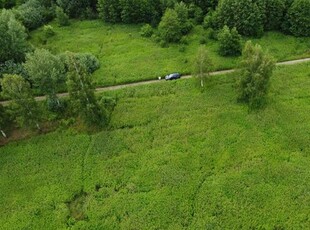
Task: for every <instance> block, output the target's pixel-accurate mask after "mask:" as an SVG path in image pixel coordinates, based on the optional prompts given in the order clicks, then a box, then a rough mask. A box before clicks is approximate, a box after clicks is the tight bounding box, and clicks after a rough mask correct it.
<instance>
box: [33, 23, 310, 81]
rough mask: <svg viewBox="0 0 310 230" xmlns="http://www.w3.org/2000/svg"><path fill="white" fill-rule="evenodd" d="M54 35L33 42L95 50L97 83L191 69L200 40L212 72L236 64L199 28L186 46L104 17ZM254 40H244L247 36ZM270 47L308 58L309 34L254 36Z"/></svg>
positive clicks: (37, 34)
mask: <svg viewBox="0 0 310 230" xmlns="http://www.w3.org/2000/svg"><path fill="white" fill-rule="evenodd" d="M51 25H52V26H53V27H54V29H55V32H56V35H55V36H54V37H52V38H49V39H48V40H47V42H46V44H45V43H44V42H43V43H42V36H43V29H42V28H41V29H38V30H37V31H34V32H32V33H31V39H30V42H31V43H32V44H33V45H35V46H36V47H43V48H48V49H50V50H52V51H53V52H54V53H60V52H65V51H73V52H91V53H93V54H94V55H96V56H97V57H98V58H99V60H100V62H101V68H100V70H98V71H97V72H96V73H95V74H94V79H95V80H96V82H97V84H98V85H115V84H121V83H126V82H134V81H141V80H146V79H156V78H157V77H159V76H165V75H166V74H168V73H171V72H181V73H183V74H185V73H191V72H192V60H193V57H194V56H195V54H196V52H197V49H198V47H199V45H200V41H201V38H204V40H206V47H207V49H208V50H209V52H210V56H211V58H212V59H213V61H214V70H220V69H229V68H233V67H236V65H237V63H238V58H233V57H231V58H224V57H220V56H219V55H218V54H217V51H218V43H217V42H216V41H214V40H210V39H208V36H207V33H206V31H204V30H203V29H202V27H201V26H197V27H195V28H194V29H193V31H192V32H191V34H189V35H188V36H187V37H186V38H185V42H184V43H187V44H185V45H184V44H172V45H169V47H168V48H161V47H160V45H159V44H158V43H155V42H153V41H152V40H151V39H148V38H143V37H141V36H140V34H139V31H140V27H141V26H142V25H112V24H106V23H104V22H102V21H99V20H97V21H96V20H95V21H72V23H71V25H70V26H69V27H58V26H57V25H56V24H55V23H52V24H51ZM247 39H251V38H244V40H247ZM252 40H254V42H257V43H259V44H261V45H262V46H263V48H264V49H268V50H269V51H270V53H271V54H272V55H274V56H275V58H276V59H277V60H279V61H283V60H288V59H295V58H301V57H309V55H310V53H309V51H310V46H309V44H310V38H295V37H292V36H286V35H283V34H281V33H277V32H269V33H266V34H265V35H264V36H263V37H262V38H261V39H252Z"/></svg>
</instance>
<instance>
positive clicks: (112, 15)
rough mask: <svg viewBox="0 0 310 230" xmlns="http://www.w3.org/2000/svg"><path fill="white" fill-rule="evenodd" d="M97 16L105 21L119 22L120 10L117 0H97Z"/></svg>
mask: <svg viewBox="0 0 310 230" xmlns="http://www.w3.org/2000/svg"><path fill="white" fill-rule="evenodd" d="M98 12H99V17H100V18H102V19H103V20H104V21H105V22H112V23H116V22H120V20H121V10H120V2H119V0H98Z"/></svg>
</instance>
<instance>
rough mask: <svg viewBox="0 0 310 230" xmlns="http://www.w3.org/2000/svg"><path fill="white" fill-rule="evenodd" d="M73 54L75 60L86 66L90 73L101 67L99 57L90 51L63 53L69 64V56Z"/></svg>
mask: <svg viewBox="0 0 310 230" xmlns="http://www.w3.org/2000/svg"><path fill="white" fill-rule="evenodd" d="M68 55H73V56H74V58H75V60H77V61H79V63H80V64H81V65H82V66H84V67H85V68H86V71H87V73H88V74H92V73H93V72H95V71H96V70H97V69H99V68H100V62H99V60H98V58H96V57H95V56H94V55H92V54H90V53H65V54H62V55H61V57H60V58H61V59H62V60H63V61H64V62H65V63H66V65H67V66H68V63H69V56H68Z"/></svg>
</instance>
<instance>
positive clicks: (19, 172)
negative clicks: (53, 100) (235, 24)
mask: <svg viewBox="0 0 310 230" xmlns="http://www.w3.org/2000/svg"><path fill="white" fill-rule="evenodd" d="M308 70H309V64H302V65H297V66H287V67H279V68H277V70H276V71H275V73H274V75H273V77H272V78H271V79H270V84H271V88H270V93H269V96H268V98H269V100H270V103H268V106H267V107H266V108H265V110H262V111H260V112H259V113H248V109H247V106H244V105H242V104H238V103H237V102H236V96H237V95H236V93H235V91H234V89H233V85H234V76H233V75H227V76H217V77H212V78H211V79H210V82H209V84H207V85H206V87H207V88H206V89H207V90H205V91H203V92H201V91H200V90H199V89H197V88H195V87H193V85H194V84H195V80H194V79H193V80H184V81H183V80H181V81H175V82H163V83H159V84H158V85H150V86H142V87H139V88H128V89H123V90H120V91H115V92H109V93H106V94H105V96H106V97H107V96H109V97H115V96H116V95H117V97H118V104H117V106H116V107H115V110H114V114H113V118H112V120H111V123H110V128H109V130H107V131H102V132H99V133H97V134H93V135H86V134H83V133H77V132H76V131H74V130H72V129H71V130H70V129H69V130H62V131H58V132H55V133H51V134H48V135H42V136H39V137H34V138H32V139H30V140H27V141H22V142H18V143H11V144H9V145H7V146H5V147H2V148H1V149H0V153H1V154H0V155H1V157H0V165H1V168H0V177H1V180H0V186H1V189H0V203H1V204H2V205H1V206H0V213H1V215H0V225H1V226H2V227H3V228H4V229H14V228H16V229H22V228H26V227H27V228H31V229H36V228H39V229H46V228H49V229H64V228H67V227H69V226H70V227H71V228H72V229H98V228H104V229H131V228H138V229H152V228H153V229H155V228H156V229H168V228H172V229H204V228H207V227H208V228H218V229H226V228H238V229H242V228H243V229H251V228H266V229H273V228H282V229H283V228H284V229H289V228H297V229H298V228H301V229H307V228H308V227H309V221H308V219H307V217H306V215H307V213H308V209H309V207H308V203H307V201H308V198H309V195H308V191H309V189H310V182H309V180H307V178H308V177H309V176H310V170H309V165H310V161H309V151H310V146H309V143H310V142H309V135H308V134H309V133H308V130H310V123H309V121H310V118H309V114H310V104H309V96H310V95H309V90H308V89H309V87H310V82H309V79H310V78H309V75H308ZM30 153H31V154H30ZM81 191H82V193H81ZM80 194H87V196H85V195H82V196H81V195H80ZM284 201H285V202H284ZM68 204H71V205H69V207H68ZM236 216H237V217H238V218H236Z"/></svg>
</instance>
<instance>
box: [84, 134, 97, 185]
mask: <svg viewBox="0 0 310 230" xmlns="http://www.w3.org/2000/svg"><path fill="white" fill-rule="evenodd" d="M93 145H94V138H93V137H92V136H90V141H89V145H88V148H87V150H86V151H85V153H84V155H83V156H82V165H81V167H82V169H81V180H82V183H81V184H82V191H83V190H84V184H85V164H86V160H87V157H88V155H89V151H90V150H91V149H92V147H93Z"/></svg>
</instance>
